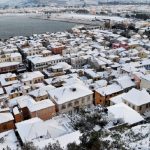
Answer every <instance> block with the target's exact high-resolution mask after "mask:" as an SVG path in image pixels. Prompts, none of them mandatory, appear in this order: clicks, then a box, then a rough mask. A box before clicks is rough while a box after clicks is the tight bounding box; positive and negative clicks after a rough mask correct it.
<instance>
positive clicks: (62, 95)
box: [49, 83, 93, 114]
mask: <svg viewBox="0 0 150 150" xmlns="http://www.w3.org/2000/svg"><path fill="white" fill-rule="evenodd" d="M49 95H50V97H51V99H52V101H53V102H54V103H55V104H56V109H57V112H58V113H70V114H72V113H74V112H78V111H79V109H81V108H84V107H90V106H91V105H92V104H93V92H92V91H91V90H89V89H88V88H86V87H85V86H84V85H81V84H78V83H76V84H73V85H68V86H64V87H60V88H56V89H54V90H51V91H50V92H49Z"/></svg>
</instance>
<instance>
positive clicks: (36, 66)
mask: <svg viewBox="0 0 150 150" xmlns="http://www.w3.org/2000/svg"><path fill="white" fill-rule="evenodd" d="M59 62H69V58H66V57H63V56H61V55H52V56H47V57H41V56H34V57H28V68H29V69H31V70H32V71H34V70H43V69H45V68H48V67H49V66H52V65H55V64H57V63H59Z"/></svg>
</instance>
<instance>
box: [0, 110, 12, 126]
mask: <svg viewBox="0 0 150 150" xmlns="http://www.w3.org/2000/svg"><path fill="white" fill-rule="evenodd" d="M11 120H14V118H13V115H12V114H11V113H9V112H4V113H0V124H1V123H5V122H8V121H11Z"/></svg>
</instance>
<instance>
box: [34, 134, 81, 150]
mask: <svg viewBox="0 0 150 150" xmlns="http://www.w3.org/2000/svg"><path fill="white" fill-rule="evenodd" d="M81 135H82V134H81V133H80V132H79V131H75V132H71V133H68V134H65V135H63V136H60V137H57V138H50V139H47V140H43V141H40V142H34V144H35V146H39V148H41V149H43V148H44V147H45V146H47V145H48V144H49V143H51V144H53V143H56V142H57V141H58V142H59V144H60V147H61V148H63V149H64V150H65V149H67V145H68V144H69V143H73V142H75V143H76V144H80V136H81Z"/></svg>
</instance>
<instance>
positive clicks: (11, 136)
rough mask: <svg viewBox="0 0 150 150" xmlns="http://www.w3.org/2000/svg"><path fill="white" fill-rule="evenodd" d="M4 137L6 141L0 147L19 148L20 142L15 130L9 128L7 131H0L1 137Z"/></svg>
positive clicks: (13, 149)
mask: <svg viewBox="0 0 150 150" xmlns="http://www.w3.org/2000/svg"><path fill="white" fill-rule="evenodd" d="M1 138H4V142H3V143H1V146H0V149H1V150H3V149H7V147H10V148H11V149H12V150H15V149H18V146H19V142H18V139H17V137H16V135H15V132H14V130H9V131H6V132H2V133H0V139H1Z"/></svg>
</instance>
